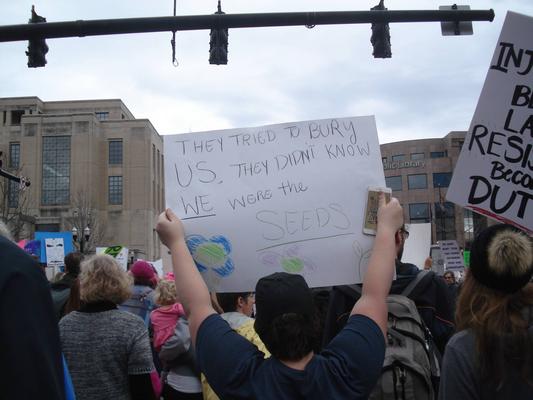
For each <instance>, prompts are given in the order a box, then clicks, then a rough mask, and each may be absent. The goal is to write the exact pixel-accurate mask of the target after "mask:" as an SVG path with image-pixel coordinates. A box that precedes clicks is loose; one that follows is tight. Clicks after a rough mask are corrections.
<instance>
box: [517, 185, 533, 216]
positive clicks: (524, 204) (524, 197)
mask: <svg viewBox="0 0 533 400" xmlns="http://www.w3.org/2000/svg"><path fill="white" fill-rule="evenodd" d="M516 193H517V194H518V195H519V196H522V200H521V201H520V207H519V208H518V214H517V216H518V218H524V215H525V213H526V208H527V203H528V201H529V200H532V199H533V193H527V192H523V191H521V190H517V191H516Z"/></svg>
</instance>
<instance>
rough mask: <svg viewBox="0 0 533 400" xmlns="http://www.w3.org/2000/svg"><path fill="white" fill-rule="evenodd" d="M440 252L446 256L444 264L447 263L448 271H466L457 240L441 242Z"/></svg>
mask: <svg viewBox="0 0 533 400" xmlns="http://www.w3.org/2000/svg"><path fill="white" fill-rule="evenodd" d="M438 244H439V246H440V251H441V253H442V255H443V256H444V262H445V263H446V270H447V271H449V270H452V271H456V270H459V271H462V270H463V269H465V264H464V260H463V256H462V255H461V251H460V249H459V245H458V244H457V241H456V240H441V241H439V242H438Z"/></svg>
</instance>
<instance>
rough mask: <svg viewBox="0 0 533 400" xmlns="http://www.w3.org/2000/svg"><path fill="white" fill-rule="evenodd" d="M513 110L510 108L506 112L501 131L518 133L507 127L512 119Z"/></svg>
mask: <svg viewBox="0 0 533 400" xmlns="http://www.w3.org/2000/svg"><path fill="white" fill-rule="evenodd" d="M513 114H514V110H513V109H512V108H510V109H509V111H507V117H505V124H504V125H503V129H505V130H506V131H508V132H513V133H518V131H515V130H514V129H512V128H510V127H509V125H511V120H512V119H513Z"/></svg>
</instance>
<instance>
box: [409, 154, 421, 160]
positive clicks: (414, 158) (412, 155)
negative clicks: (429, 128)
mask: <svg viewBox="0 0 533 400" xmlns="http://www.w3.org/2000/svg"><path fill="white" fill-rule="evenodd" d="M423 159H424V153H411V160H412V161H415V160H423Z"/></svg>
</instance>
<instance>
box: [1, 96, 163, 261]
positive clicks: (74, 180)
mask: <svg viewBox="0 0 533 400" xmlns="http://www.w3.org/2000/svg"><path fill="white" fill-rule="evenodd" d="M0 150H1V151H3V157H2V159H3V163H4V168H6V169H8V170H11V171H12V172H14V173H17V174H21V175H23V176H26V177H28V178H29V180H30V181H31V186H29V188H27V189H26V190H25V191H24V193H23V194H22V195H18V192H17V190H18V186H17V185H13V184H9V185H8V189H9V190H8V192H9V193H8V194H7V196H4V200H3V203H4V204H3V209H4V212H5V210H6V209H7V210H8V211H9V210H11V212H13V211H17V212H18V211H21V212H22V214H23V216H24V223H25V229H23V230H22V232H21V234H20V235H19V236H21V237H20V238H24V237H23V236H25V237H31V235H32V234H33V232H34V231H36V230H37V231H70V230H72V228H73V227H76V229H78V231H79V232H80V235H79V236H80V237H82V235H81V232H82V231H83V230H84V229H85V228H86V225H88V226H89V228H90V229H91V236H90V238H89V242H88V243H84V245H85V246H86V249H89V250H90V251H91V250H92V251H94V247H95V246H102V245H104V246H105V245H124V246H127V247H128V248H129V249H130V251H131V252H132V254H130V255H131V256H134V257H136V258H137V257H138V258H146V259H149V260H153V259H157V258H159V257H160V253H161V251H160V246H159V241H158V239H157V235H156V233H155V231H154V230H153V227H154V221H155V218H156V215H157V214H158V213H159V212H160V210H162V209H163V208H164V201H165V200H164V199H165V195H164V177H163V170H164V168H163V162H164V160H163V139H162V137H161V136H160V135H159V134H158V132H157V131H156V130H155V128H154V127H153V126H152V124H151V123H150V121H149V120H147V119H135V117H134V116H133V114H132V113H131V112H130V111H129V110H128V108H127V107H126V106H125V105H124V103H123V102H122V101H121V100H118V99H110V100H82V101H51V102H45V101H42V100H41V99H39V98H38V97H16V98H0ZM2 179H4V178H2ZM0 200H1V199H0ZM22 200H24V204H23V207H22V205H21V204H20V202H21V201H22ZM6 201H7V203H8V206H7V207H6V204H5V203H6ZM17 202H18V203H19V204H17ZM17 207H18V209H17ZM91 225H93V226H91Z"/></svg>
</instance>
